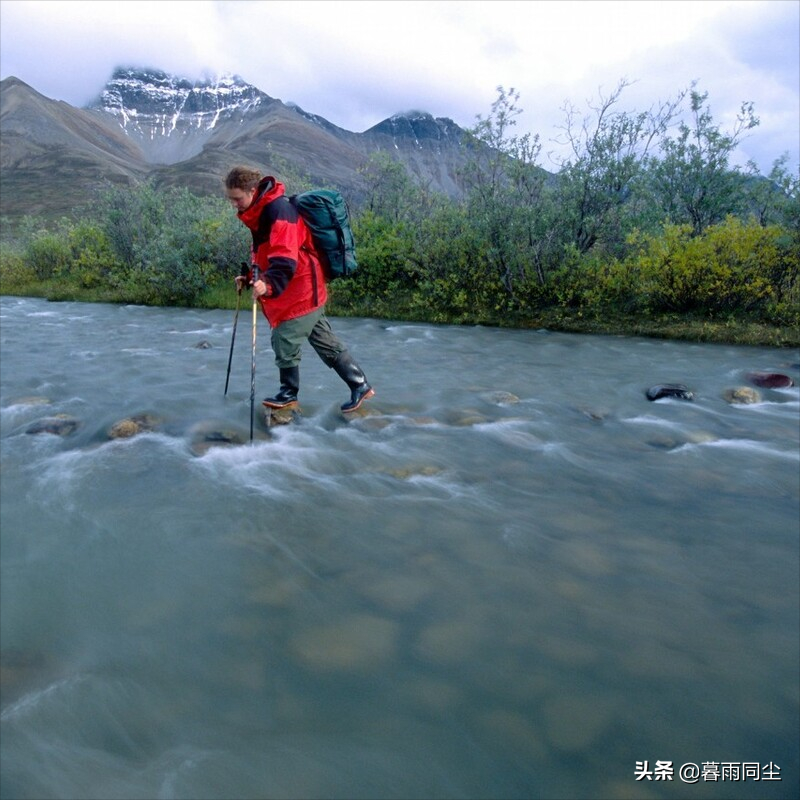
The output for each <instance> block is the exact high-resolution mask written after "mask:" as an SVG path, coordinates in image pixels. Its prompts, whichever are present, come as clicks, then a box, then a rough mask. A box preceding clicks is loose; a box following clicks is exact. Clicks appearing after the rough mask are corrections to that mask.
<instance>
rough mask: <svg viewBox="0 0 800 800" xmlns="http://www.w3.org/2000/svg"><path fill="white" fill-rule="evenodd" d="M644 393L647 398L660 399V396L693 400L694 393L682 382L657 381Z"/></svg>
mask: <svg viewBox="0 0 800 800" xmlns="http://www.w3.org/2000/svg"><path fill="white" fill-rule="evenodd" d="M646 394H647V399H648V400H660V399H661V398H662V397H674V398H676V399H678V400H694V394H693V393H692V392H691V391H690V390H689V388H688V387H687V386H684V385H683V384H682V383H659V384H657V385H656V386H651V387H650V388H649V389H648V390H647V392H646Z"/></svg>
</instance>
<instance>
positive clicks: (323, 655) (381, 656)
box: [289, 614, 398, 671]
mask: <svg viewBox="0 0 800 800" xmlns="http://www.w3.org/2000/svg"><path fill="white" fill-rule="evenodd" d="M397 637H398V626H397V624H396V623H395V622H392V621H391V620H388V619H385V618H383V617H379V616H376V615H374V614H352V615H350V616H348V617H346V618H344V619H342V620H341V621H340V622H337V623H335V624H333V625H321V626H317V627H312V628H306V629H302V630H300V631H298V632H297V633H296V634H295V635H294V636H293V637H292V639H291V640H290V642H289V650H290V651H291V653H292V655H293V656H294V658H295V659H296V660H297V661H299V662H300V663H302V664H303V665H304V666H307V667H311V668H313V669H319V670H352V671H361V670H373V669H376V668H378V667H380V665H381V664H384V663H386V662H388V661H389V660H391V659H392V658H393V657H394V655H395V653H396V650H397Z"/></svg>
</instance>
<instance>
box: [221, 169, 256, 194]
mask: <svg viewBox="0 0 800 800" xmlns="http://www.w3.org/2000/svg"><path fill="white" fill-rule="evenodd" d="M261 177H262V175H261V173H260V172H259V171H258V170H257V169H253V168H252V167H242V166H239V167H234V168H233V169H232V170H231V171H230V172H229V173H228V174H227V175H226V176H225V188H226V189H241V190H242V191H245V192H249V191H250V190H251V189H255V187H256V186H258V182H259V181H260V180H261Z"/></svg>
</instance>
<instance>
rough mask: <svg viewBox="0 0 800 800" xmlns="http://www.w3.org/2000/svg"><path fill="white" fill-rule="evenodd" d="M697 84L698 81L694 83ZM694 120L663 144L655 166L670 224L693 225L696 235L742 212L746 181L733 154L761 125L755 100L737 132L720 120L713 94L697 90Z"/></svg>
mask: <svg viewBox="0 0 800 800" xmlns="http://www.w3.org/2000/svg"><path fill="white" fill-rule="evenodd" d="M692 86H694V84H693V85H692ZM690 96H691V112H690V113H691V119H690V122H686V121H684V122H681V124H680V125H679V127H678V135H677V136H676V137H674V138H672V137H665V138H664V139H663V140H662V142H661V151H662V153H663V156H662V158H661V159H660V160H657V159H653V160H652V161H651V162H650V164H649V167H650V178H651V187H652V191H653V195H654V198H655V201H656V202H657V203H658V205H659V207H660V209H661V211H662V213H663V214H664V215H666V217H667V219H668V221H669V222H672V223H674V224H683V223H688V224H690V225H691V226H692V230H693V232H694V235H695V236H696V235H698V234H700V233H702V232H703V231H704V230H705V229H706V228H707V227H708V226H709V225H714V224H716V223H718V222H722V221H723V220H724V219H725V217H726V216H727V215H728V214H736V213H738V212H740V211H741V210H742V200H743V192H742V182H741V177H742V176H741V173H740V171H739V170H738V169H736V168H734V169H731V168H730V166H729V160H730V156H731V154H732V153H733V151H734V150H735V149H736V147H737V145H738V144H739V142H740V141H741V140H742V138H743V136H744V135H745V134H746V132H747V131H748V130H750V129H751V128H754V127H756V126H757V125H758V124H759V120H758V118H757V117H756V116H755V115H754V113H753V103H751V102H743V103H742V105H741V108H740V111H739V114H738V115H737V117H736V122H735V124H734V126H733V130H731V131H729V132H727V133H725V132H723V131H721V130H720V128H719V126H718V125H715V124H714V120H713V117H712V115H711V109H710V108H709V107H708V105H707V102H706V101H707V100H708V92H704V93H703V94H700V93H699V92H697V91H695V90H694V88H692V90H691V93H690Z"/></svg>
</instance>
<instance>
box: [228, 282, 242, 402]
mask: <svg viewBox="0 0 800 800" xmlns="http://www.w3.org/2000/svg"><path fill="white" fill-rule="evenodd" d="M241 299H242V287H241V286H239V288H238V290H237V292H236V313H235V314H234V315H233V333H232V334H231V351H230V353H228V374H227V375H226V376H225V396H226V397H227V395H228V381H230V379H231V361H233V343H234V341H236V323H237V322H238V321H239V302H240V301H241Z"/></svg>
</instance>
